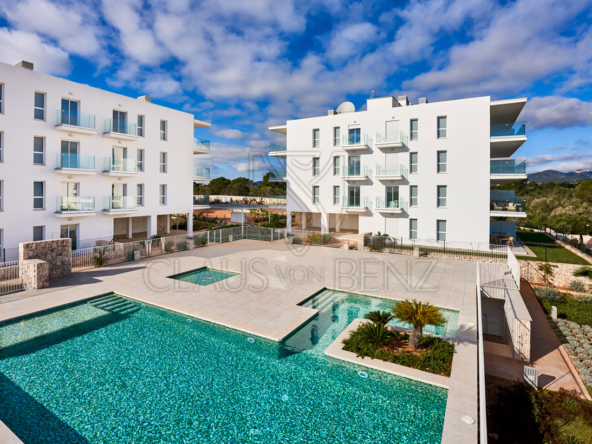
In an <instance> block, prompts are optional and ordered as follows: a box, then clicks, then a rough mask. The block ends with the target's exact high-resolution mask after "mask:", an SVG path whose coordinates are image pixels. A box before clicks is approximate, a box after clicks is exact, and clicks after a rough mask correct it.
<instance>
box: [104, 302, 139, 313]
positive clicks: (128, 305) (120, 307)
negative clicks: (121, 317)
mask: <svg viewBox="0 0 592 444" xmlns="http://www.w3.org/2000/svg"><path fill="white" fill-rule="evenodd" d="M135 306H136V304H134V303H132V302H129V301H126V303H125V304H121V305H118V306H117V307H114V308H111V309H110V310H109V311H112V312H114V313H121V312H123V311H125V310H129V309H130V308H134V307H135Z"/></svg>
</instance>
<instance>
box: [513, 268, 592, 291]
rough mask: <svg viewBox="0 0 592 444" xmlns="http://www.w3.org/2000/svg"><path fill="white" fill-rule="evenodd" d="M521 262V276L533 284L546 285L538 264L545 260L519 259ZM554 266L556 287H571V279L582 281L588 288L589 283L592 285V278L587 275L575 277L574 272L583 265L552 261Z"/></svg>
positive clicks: (552, 280)
mask: <svg viewBox="0 0 592 444" xmlns="http://www.w3.org/2000/svg"><path fill="white" fill-rule="evenodd" d="M519 262H520V276H521V277H523V278H524V279H526V280H527V281H528V282H530V283H531V284H533V285H545V284H546V282H545V279H544V275H543V272H542V271H540V270H539V268H538V266H539V265H540V264H543V263H544V262H534V261H519ZM549 264H551V265H552V266H553V278H552V279H551V282H552V283H553V285H554V286H555V287H558V288H566V289H567V288H569V283H570V282H571V281H580V282H582V283H583V284H584V286H586V288H588V286H589V285H592V279H590V278H587V277H574V276H573V272H574V271H575V270H577V269H579V268H582V265H575V264H558V263H551V262H549Z"/></svg>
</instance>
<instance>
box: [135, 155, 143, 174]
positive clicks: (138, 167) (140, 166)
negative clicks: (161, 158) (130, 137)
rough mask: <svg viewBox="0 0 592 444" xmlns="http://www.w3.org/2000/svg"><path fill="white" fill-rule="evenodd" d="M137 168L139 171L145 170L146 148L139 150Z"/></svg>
mask: <svg viewBox="0 0 592 444" xmlns="http://www.w3.org/2000/svg"><path fill="white" fill-rule="evenodd" d="M136 168H137V170H138V171H144V150H138V153H137V159H136Z"/></svg>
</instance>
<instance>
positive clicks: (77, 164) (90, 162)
mask: <svg viewBox="0 0 592 444" xmlns="http://www.w3.org/2000/svg"><path fill="white" fill-rule="evenodd" d="M56 159H57V161H56V165H57V167H56V169H58V170H61V169H62V168H75V169H81V170H94V169H95V156H81V155H79V154H78V153H75V152H70V153H58V154H57V155H56Z"/></svg>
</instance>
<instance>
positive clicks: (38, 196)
mask: <svg viewBox="0 0 592 444" xmlns="http://www.w3.org/2000/svg"><path fill="white" fill-rule="evenodd" d="M33 208H34V209H35V210H43V209H44V208H45V183H44V182H33Z"/></svg>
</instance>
